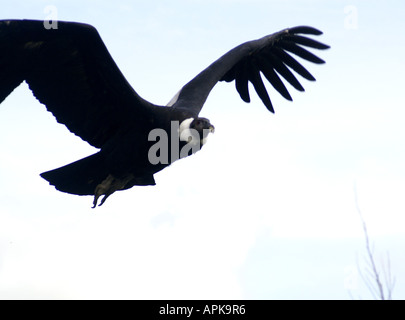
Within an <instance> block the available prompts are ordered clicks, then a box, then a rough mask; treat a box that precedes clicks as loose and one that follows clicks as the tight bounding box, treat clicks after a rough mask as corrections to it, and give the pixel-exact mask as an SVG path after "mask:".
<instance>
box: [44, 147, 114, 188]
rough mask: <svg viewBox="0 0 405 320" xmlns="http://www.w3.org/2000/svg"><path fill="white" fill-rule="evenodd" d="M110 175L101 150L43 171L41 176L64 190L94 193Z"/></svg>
mask: <svg viewBox="0 0 405 320" xmlns="http://www.w3.org/2000/svg"><path fill="white" fill-rule="evenodd" d="M107 175H108V170H107V167H106V166H105V162H104V157H103V155H101V154H100V152H98V153H96V154H93V155H91V156H89V157H87V158H84V159H81V160H78V161H76V162H73V163H71V164H68V165H66V166H63V167H61V168H58V169H54V170H51V171H47V172H44V173H41V177H42V178H44V179H45V180H47V181H48V182H49V183H50V184H51V185H53V186H55V188H56V189H57V190H59V191H62V192H67V193H71V194H77V195H94V192H95V190H96V187H97V186H98V185H99V184H100V183H101V182H102V181H103V180H104V179H105V178H106V176H107Z"/></svg>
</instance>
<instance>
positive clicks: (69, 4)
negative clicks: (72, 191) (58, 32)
mask: <svg viewBox="0 0 405 320" xmlns="http://www.w3.org/2000/svg"><path fill="white" fill-rule="evenodd" d="M20 2H21V3H20ZM0 8H1V10H0V19H15V18H30V19H46V18H48V16H49V14H50V13H52V14H54V15H55V14H56V15H57V17H58V18H59V19H61V20H68V21H78V22H86V23H90V24H92V25H94V26H95V27H96V28H97V29H98V30H99V32H100V34H101V37H102V38H103V40H104V41H105V43H106V45H107V47H108V49H109V50H110V53H111V54H112V56H113V58H114V59H115V61H116V62H117V64H118V66H119V67H120V69H121V71H122V72H123V73H124V75H125V76H126V77H127V79H128V81H129V82H130V83H131V84H132V85H133V87H134V89H135V90H136V91H137V92H138V93H139V94H140V95H141V96H142V97H143V98H145V99H147V100H150V101H151V102H153V103H156V104H166V103H167V102H168V101H169V100H170V99H171V98H172V97H173V96H174V95H175V94H176V92H177V91H178V90H179V89H180V88H181V86H182V85H184V84H185V83H186V82H187V81H189V80H190V79H191V78H193V77H194V76H195V75H196V74H197V73H199V72H200V71H201V70H202V69H203V68H205V67H206V66H208V65H209V64H210V63H211V62H213V61H214V60H216V59H217V58H219V57H220V56H221V55H222V54H224V53H225V52H227V51H228V50H230V49H232V48H233V47H235V46H236V45H239V44H240V43H242V42H245V41H248V40H252V39H255V38H259V37H262V36H264V35H266V34H270V33H273V32H276V31H278V30H280V29H283V28H286V27H291V26H296V25H310V26H313V27H316V28H318V29H320V30H322V31H323V32H324V35H323V36H321V37H316V39H317V40H319V41H321V42H324V43H327V44H329V45H331V47H332V48H331V49H330V50H328V51H323V52H315V53H316V54H317V55H319V56H320V57H321V58H323V59H324V60H326V62H327V63H326V64H325V65H321V66H318V65H313V64H311V63H304V65H305V66H306V67H308V69H309V71H310V72H311V73H312V74H313V75H314V76H315V78H317V82H315V83H310V82H308V81H305V80H304V79H303V80H302V82H301V83H302V84H303V86H304V87H305V89H306V92H305V93H300V92H297V91H295V90H294V89H293V88H291V90H290V93H291V95H292V97H293V99H294V102H293V103H291V102H288V101H286V100H284V99H283V98H282V97H280V96H279V95H278V93H277V92H275V91H274V90H272V89H269V90H270V94H271V98H272V101H273V103H274V106H275V110H276V113H275V114H274V115H273V114H270V113H269V112H268V111H267V110H266V108H265V107H264V105H263V104H262V103H261V101H260V99H259V98H258V97H257V95H256V94H255V93H254V91H253V90H252V89H251V97H252V102H251V103H250V104H246V103H244V102H243V101H242V100H241V99H240V98H239V95H238V94H237V92H236V90H235V88H234V85H233V84H226V83H220V84H219V85H217V86H216V87H215V89H214V90H213V91H212V93H211V95H210V96H209V98H208V101H207V103H206V105H205V107H204V109H203V110H202V113H201V115H202V116H205V117H207V118H209V119H210V120H211V122H212V123H213V124H214V125H215V127H216V132H215V134H214V135H212V136H211V137H210V139H209V141H208V143H207V145H206V146H205V147H204V148H203V150H202V151H201V152H199V153H198V154H197V155H194V156H192V157H189V158H187V159H183V160H181V161H178V162H177V163H175V164H173V165H172V166H171V167H169V168H167V169H165V170H163V171H162V172H160V173H158V174H157V175H156V176H155V178H156V182H157V186H154V187H134V188H132V189H130V190H128V191H124V192H118V193H116V194H114V195H113V196H112V197H111V198H109V199H108V201H107V202H106V204H105V205H104V206H103V207H101V208H97V209H96V210H92V209H91V205H92V198H91V197H78V196H73V195H68V194H64V193H61V192H58V191H56V190H55V189H54V188H53V187H52V186H49V185H48V183H47V182H46V181H45V180H43V179H42V178H41V177H40V176H39V173H41V172H44V171H48V170H51V169H54V168H57V167H60V166H62V165H65V164H68V163H70V162H73V161H75V160H78V159H81V158H83V157H85V156H87V155H90V154H92V153H95V152H96V151H97V150H95V149H94V148H92V147H90V146H89V145H88V144H87V143H86V142H83V141H82V140H81V139H80V138H78V137H76V136H74V135H73V134H71V133H70V132H69V131H68V130H67V129H66V128H65V127H64V126H62V125H60V124H57V123H56V121H55V119H54V118H53V116H52V115H51V114H50V113H48V112H46V110H45V107H44V106H42V105H41V104H40V103H39V102H38V101H37V100H35V98H34V97H33V96H32V94H31V92H30V91H29V90H28V88H27V86H26V85H25V84H23V85H21V86H20V87H19V88H18V89H16V90H15V91H14V92H13V93H12V94H11V95H10V96H9V97H8V98H7V99H6V100H5V101H4V102H3V103H2V104H1V105H0V146H1V153H0V298H2V299H6V298H56V299H58V298H67V299H76V298H78V299H86V298H90V299H97V298H103V299H110V298H112V299H114V298H124V299H197V298H198V299H351V298H355V299H358V298H362V299H368V298H371V295H370V293H369V291H368V290H367V288H366V287H365V286H364V284H363V283H362V280H361V277H360V275H359V273H358V266H357V265H359V267H360V269H361V270H363V271H364V256H365V245H364V235H363V231H362V226H361V222H360V219H359V216H358V213H357V211H356V203H355V190H357V198H358V204H359V206H360V208H361V211H362V214H363V216H364V218H365V220H366V222H367V226H368V230H369V233H370V236H371V240H372V242H373V244H374V250H375V256H376V260H377V263H378V264H379V265H381V263H382V262H384V261H385V260H384V259H385V256H386V253H387V252H389V254H390V258H391V271H392V273H393V275H395V276H396V286H395V289H394V293H393V297H394V298H398V299H404V298H405V268H404V265H405V257H404V254H403V252H404V250H403V248H404V245H405V235H404V231H405V226H404V223H405V203H404V199H405V197H404V193H405V145H404V139H405V126H404V119H405V104H404V99H403V79H402V78H403V74H405V66H404V63H403V58H404V57H405V41H404V37H403V36H402V35H401V34H402V31H403V30H405V21H404V19H403V12H405V4H404V3H403V2H401V1H321V0H319V1H317V0H311V1H310V0H308V1H298V0H291V1H289V0H284V1H281V0H279V1H269V0H261V1H260V0H257V1H255V0H252V1H248V0H238V1H237V0H216V1H209V0H201V1H197V0H194V1H186V0H184V1H129V0H128V1H120V0H117V1H76V0H70V1H16V0H13V1H11V0H4V1H2V3H1V5H0ZM0 72H1V70H0ZM289 88H290V87H289Z"/></svg>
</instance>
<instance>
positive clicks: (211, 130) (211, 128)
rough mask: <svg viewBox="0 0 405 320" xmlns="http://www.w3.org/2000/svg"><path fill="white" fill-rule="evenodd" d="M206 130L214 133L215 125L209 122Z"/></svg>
mask: <svg viewBox="0 0 405 320" xmlns="http://www.w3.org/2000/svg"><path fill="white" fill-rule="evenodd" d="M208 130H210V133H214V132H215V127H214V126H213V125H212V124H210V126H209V127H208Z"/></svg>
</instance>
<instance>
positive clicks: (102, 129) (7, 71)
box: [0, 20, 329, 207]
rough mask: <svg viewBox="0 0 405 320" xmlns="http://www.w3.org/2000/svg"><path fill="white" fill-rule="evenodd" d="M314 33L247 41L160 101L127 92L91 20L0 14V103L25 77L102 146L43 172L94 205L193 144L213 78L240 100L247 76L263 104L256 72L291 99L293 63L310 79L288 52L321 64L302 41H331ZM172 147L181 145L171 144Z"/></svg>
mask: <svg viewBox="0 0 405 320" xmlns="http://www.w3.org/2000/svg"><path fill="white" fill-rule="evenodd" d="M321 34H322V32H321V31H319V30H317V29H315V28H312V27H307V26H300V27H294V28H289V29H285V30H282V31H280V32H277V33H274V34H271V35H269V36H266V37H263V38H261V39H258V40H253V41H249V42H245V43H243V44H241V45H239V46H237V47H236V48H234V49H232V50H231V51H229V52H228V53H226V54H225V55H223V56H222V57H221V58H219V59H218V60H216V61H215V62H214V63H212V64H211V65H210V66H209V67H207V68H206V69H205V70H203V71H202V72H201V73H200V74H198V75H197V76H196V77H195V78H194V79H192V80H191V81H190V82H189V83H187V84H186V85H185V86H184V87H183V88H181V90H180V91H179V92H178V93H177V94H176V96H175V97H174V98H173V99H172V100H171V101H170V102H169V104H168V105H167V106H158V105H155V104H152V103H150V102H148V101H146V100H144V99H142V98H141V97H140V96H139V95H138V94H137V93H136V92H135V91H134V89H133V88H132V87H131V85H130V84H129V83H128V82H127V80H126V79H125V77H124V76H123V74H122V73H121V71H120V70H119V68H118V67H117V65H116V64H115V62H114V60H113V59H112V57H111V55H110V54H109V52H108V50H107V48H106V46H105V45H104V43H103V41H102V40H101V38H100V35H99V34H98V32H97V30H96V29H95V28H94V27H92V26H90V25H87V24H82V23H75V22H62V21H58V22H57V28H56V29H50V28H46V27H45V24H44V21H34V20H3V21H0V103H1V102H2V101H3V100H4V99H5V98H6V97H7V96H8V95H9V94H10V93H11V92H12V91H13V90H14V89H15V88H16V87H17V86H19V85H20V84H21V83H22V82H23V81H26V82H27V84H28V85H29V88H30V89H31V90H32V92H33V94H34V96H35V97H36V98H37V99H38V100H39V101H40V102H41V103H42V104H44V105H45V106H46V108H47V110H48V111H50V112H52V114H53V115H54V116H55V118H56V120H57V121H58V122H59V123H62V124H64V125H65V126H66V127H67V128H68V129H69V130H70V131H71V132H72V133H74V134H76V135H77V136H79V137H81V138H82V139H83V140H85V141H87V142H88V143H89V144H91V145H92V146H94V147H96V148H99V149H100V151H99V152H97V153H96V154H94V155H91V156H89V157H87V158H84V159H81V160H78V161H76V162H74V163H71V164H68V165H66V166H64V167H61V168H58V169H55V170H52V171H48V172H45V173H42V174H41V176H42V177H43V178H44V179H46V180H48V181H49V183H50V184H52V185H54V186H55V187H56V189H58V190H60V191H63V192H67V193H71V194H77V195H92V196H94V201H93V204H94V207H95V206H96V205H97V203H98V199H99V198H100V196H104V197H103V199H102V201H101V204H103V203H104V201H105V200H106V199H107V197H108V196H110V195H111V194H112V193H114V192H115V191H117V190H125V189H129V188H131V187H133V186H135V185H140V186H144V185H154V184H155V180H154V177H153V175H154V174H155V173H156V172H158V171H160V170H162V169H164V168H165V167H167V166H168V165H170V164H171V163H172V162H174V161H175V160H177V159H179V158H182V157H185V156H188V155H191V154H193V153H195V152H197V151H198V150H200V149H201V147H202V146H203V144H204V143H205V141H206V138H207V135H208V134H209V133H210V132H213V131H214V126H213V125H212V124H211V123H210V121H209V120H208V119H206V118H201V117H199V113H200V111H201V109H202V107H203V105H204V103H205V101H206V99H207V97H208V95H209V93H210V91H211V90H212V88H213V87H214V86H215V85H216V83H218V82H219V81H226V82H232V81H235V86H236V90H237V92H238V93H239V95H240V97H241V98H242V100H243V101H245V102H250V95H249V88H248V86H249V83H252V84H253V87H254V89H255V91H256V92H257V94H258V96H259V97H260V99H261V100H262V102H263V103H264V105H265V106H266V108H267V109H268V110H269V111H271V112H274V109H273V104H272V102H271V100H270V97H269V95H268V93H267V90H266V87H265V85H264V83H263V78H262V75H263V76H264V77H265V79H267V81H268V82H269V83H270V84H271V85H272V86H273V87H274V88H275V89H276V90H277V91H278V92H279V93H280V94H281V95H282V96H283V97H284V98H286V99H287V100H292V98H291V95H290V94H289V92H288V90H287V88H286V86H285V85H284V83H283V80H282V79H284V80H285V81H287V82H288V83H289V84H290V85H292V86H293V87H294V88H295V89H297V90H298V91H304V88H303V87H302V85H301V84H300V82H299V81H298V79H297V78H296V76H295V75H294V72H295V73H296V74H298V75H300V76H301V77H303V78H305V79H307V80H310V81H314V80H315V78H314V77H313V76H312V75H311V74H310V73H309V72H308V71H307V70H306V69H305V68H304V67H303V66H302V65H301V64H300V63H299V62H298V61H297V60H296V58H295V57H294V56H293V55H295V56H298V57H300V58H302V59H305V60H308V61H310V62H312V63H316V64H322V63H324V61H323V60H322V59H320V58H319V57H317V56H315V55H314V54H313V53H311V52H310V51H308V50H307V49H306V48H305V47H308V48H312V49H321V50H323V49H327V48H329V46H327V45H325V44H323V43H320V42H318V41H316V40H314V39H312V38H308V37H306V36H304V35H321ZM291 54H293V55H291ZM159 134H160V135H162V134H166V137H167V139H163V138H164V135H163V136H159ZM158 136H159V139H158V138H157V137H158ZM162 137H163V138H162ZM176 148H177V149H178V150H180V153H179V154H176V152H173V150H175V149H176ZM101 204H100V205H101Z"/></svg>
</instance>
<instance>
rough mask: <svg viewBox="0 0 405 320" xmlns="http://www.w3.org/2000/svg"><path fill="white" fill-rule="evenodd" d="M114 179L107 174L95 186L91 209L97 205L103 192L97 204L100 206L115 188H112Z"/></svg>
mask: <svg viewBox="0 0 405 320" xmlns="http://www.w3.org/2000/svg"><path fill="white" fill-rule="evenodd" d="M114 180H115V178H114V177H113V176H112V175H111V174H109V175H108V177H107V178H106V179H104V181H103V182H101V183H100V184H99V185H98V186H97V187H96V190H95V191H94V201H93V209H94V208H95V207H96V206H97V202H98V199H99V198H100V196H102V195H103V194H104V198H103V199H102V200H101V203H100V204H99V206H101V205H102V204H103V203H104V202H105V201H106V200H107V198H108V197H109V196H110V195H112V194H113V193H114V192H115V191H116V190H117V189H116V188H114Z"/></svg>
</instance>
